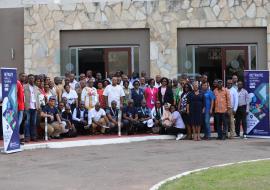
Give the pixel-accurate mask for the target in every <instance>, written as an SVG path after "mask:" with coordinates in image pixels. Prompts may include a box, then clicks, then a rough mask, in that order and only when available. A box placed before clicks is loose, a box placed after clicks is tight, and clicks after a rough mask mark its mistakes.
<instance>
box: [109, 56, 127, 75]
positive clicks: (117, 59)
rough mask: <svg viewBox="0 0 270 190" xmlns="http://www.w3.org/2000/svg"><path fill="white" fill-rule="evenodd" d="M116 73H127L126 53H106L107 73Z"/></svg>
mask: <svg viewBox="0 0 270 190" xmlns="http://www.w3.org/2000/svg"><path fill="white" fill-rule="evenodd" d="M117 71H123V72H124V73H126V74H128V73H129V57H128V51H110V52H108V73H116V72H117Z"/></svg>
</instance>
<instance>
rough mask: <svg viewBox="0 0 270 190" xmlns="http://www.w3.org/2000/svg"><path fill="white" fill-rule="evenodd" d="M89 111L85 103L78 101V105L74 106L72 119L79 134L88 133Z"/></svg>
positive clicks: (89, 123)
mask: <svg viewBox="0 0 270 190" xmlns="http://www.w3.org/2000/svg"><path fill="white" fill-rule="evenodd" d="M89 114H90V111H88V110H87V109H86V108H85V103H84V102H83V101H81V102H80V104H79V107H77V108H75V109H74V111H73V114H72V119H73V122H74V125H75V128H76V130H77V132H78V134H79V135H87V134H89V130H88V129H89V127H90V125H91V118H90V115H89Z"/></svg>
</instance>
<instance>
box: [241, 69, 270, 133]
mask: <svg viewBox="0 0 270 190" xmlns="http://www.w3.org/2000/svg"><path fill="white" fill-rule="evenodd" d="M244 77H245V88H246V90H247V91H248V93H249V102H250V104H249V105H250V109H249V113H248V116H247V135H248V136H250V137H268V138H269V137H270V126H269V71H255V70H252V71H250V70H248V71H244Z"/></svg>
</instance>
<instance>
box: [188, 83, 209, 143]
mask: <svg viewBox="0 0 270 190" xmlns="http://www.w3.org/2000/svg"><path fill="white" fill-rule="evenodd" d="M204 101H205V100H204V95H203V93H202V92H201V91H200V90H199V82H198V81H194V82H193V91H192V92H191V93H190V95H189V96H188V102H187V114H189V115H190V123H191V125H192V130H193V140H195V141H200V140H201V137H200V133H201V125H202V123H203V113H204V110H205V107H204V105H205V104H204Z"/></svg>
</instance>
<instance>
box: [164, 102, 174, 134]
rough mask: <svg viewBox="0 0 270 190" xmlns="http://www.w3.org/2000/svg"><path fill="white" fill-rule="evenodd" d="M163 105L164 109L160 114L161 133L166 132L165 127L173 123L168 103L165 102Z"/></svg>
mask: <svg viewBox="0 0 270 190" xmlns="http://www.w3.org/2000/svg"><path fill="white" fill-rule="evenodd" d="M163 107H164V110H163V114H162V116H161V120H162V128H161V134H165V133H166V132H167V129H168V128H170V127H172V125H173V118H172V114H171V112H170V104H169V103H165V104H164V106H163Z"/></svg>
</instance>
